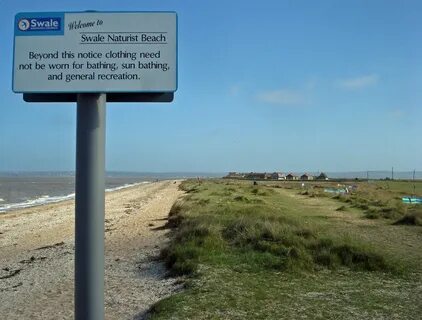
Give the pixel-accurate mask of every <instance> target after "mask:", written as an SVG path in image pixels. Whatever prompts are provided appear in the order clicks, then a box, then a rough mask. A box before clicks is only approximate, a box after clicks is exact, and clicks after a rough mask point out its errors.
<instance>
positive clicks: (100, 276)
mask: <svg viewBox="0 0 422 320" xmlns="http://www.w3.org/2000/svg"><path fill="white" fill-rule="evenodd" d="M105 121H106V95H105V94H78V103H77V132H76V188H75V191H76V192H75V214H76V217H75V319H89V320H91V319H92V320H94V319H104V203H105V196H104V190H105V173H104V172H105Z"/></svg>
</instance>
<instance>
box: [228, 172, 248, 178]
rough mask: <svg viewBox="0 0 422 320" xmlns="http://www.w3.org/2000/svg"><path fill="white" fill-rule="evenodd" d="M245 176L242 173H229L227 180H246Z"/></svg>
mask: <svg viewBox="0 0 422 320" xmlns="http://www.w3.org/2000/svg"><path fill="white" fill-rule="evenodd" d="M244 177H245V174H244V173H240V172H229V174H228V175H227V176H226V178H244Z"/></svg>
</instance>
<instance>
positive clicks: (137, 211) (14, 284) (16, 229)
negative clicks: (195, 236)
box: [0, 181, 181, 319]
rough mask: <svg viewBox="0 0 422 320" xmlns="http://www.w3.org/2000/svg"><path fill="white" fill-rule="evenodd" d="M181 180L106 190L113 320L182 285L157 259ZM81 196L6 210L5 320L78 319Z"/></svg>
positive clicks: (1, 219)
mask: <svg viewBox="0 0 422 320" xmlns="http://www.w3.org/2000/svg"><path fill="white" fill-rule="evenodd" d="M178 185H179V181H177V182H176V181H162V182H154V183H150V184H144V185H138V186H135V187H130V188H127V189H122V190H118V191H114V192H110V193H107V194H106V217H105V218H106V219H105V228H106V238H105V247H106V249H105V304H106V307H105V308H106V310H105V313H106V319H142V317H143V315H144V313H145V311H146V310H148V308H149V307H150V306H151V305H152V304H153V303H155V302H156V301H158V300H160V299H162V298H163V297H165V296H167V295H169V294H171V293H173V292H175V291H177V290H179V289H180V284H178V279H166V278H165V268H164V266H163V265H162V263H161V262H159V261H157V260H156V257H157V256H158V254H159V250H160V248H162V246H163V245H164V244H165V241H166V239H167V238H166V233H167V231H166V230H161V228H160V227H161V226H163V225H164V224H165V222H166V218H167V215H168V212H169V210H170V208H171V206H172V204H173V203H174V201H175V200H176V199H177V198H178V197H179V196H180V195H181V192H180V191H179V190H178ZM73 271H74V201H64V202H59V203H55V204H49V205H44V206H38V207H32V208H27V209H24V210H19V211H13V212H9V213H6V214H2V215H0V297H1V298H0V300H1V303H0V314H1V318H2V319H73V288H74V284H73V277H74V274H73Z"/></svg>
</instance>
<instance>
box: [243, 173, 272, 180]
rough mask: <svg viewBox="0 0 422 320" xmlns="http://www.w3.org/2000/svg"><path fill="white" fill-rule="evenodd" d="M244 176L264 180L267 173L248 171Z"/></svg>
mask: <svg viewBox="0 0 422 320" xmlns="http://www.w3.org/2000/svg"><path fill="white" fill-rule="evenodd" d="M245 178H246V179H250V180H265V179H267V173H259V172H250V173H248V174H246V176H245Z"/></svg>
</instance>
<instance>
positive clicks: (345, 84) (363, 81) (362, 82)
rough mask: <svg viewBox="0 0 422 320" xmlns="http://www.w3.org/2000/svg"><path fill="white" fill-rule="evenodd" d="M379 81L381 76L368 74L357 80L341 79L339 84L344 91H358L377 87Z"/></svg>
mask: <svg viewBox="0 0 422 320" xmlns="http://www.w3.org/2000/svg"><path fill="white" fill-rule="evenodd" d="M378 80H379V76H378V75H377V74H368V75H364V76H360V77H356V78H349V79H341V80H338V82H337V84H338V86H339V87H341V88H344V89H348V90H356V89H363V88H367V87H370V86H373V85H376V84H377V83H378Z"/></svg>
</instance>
